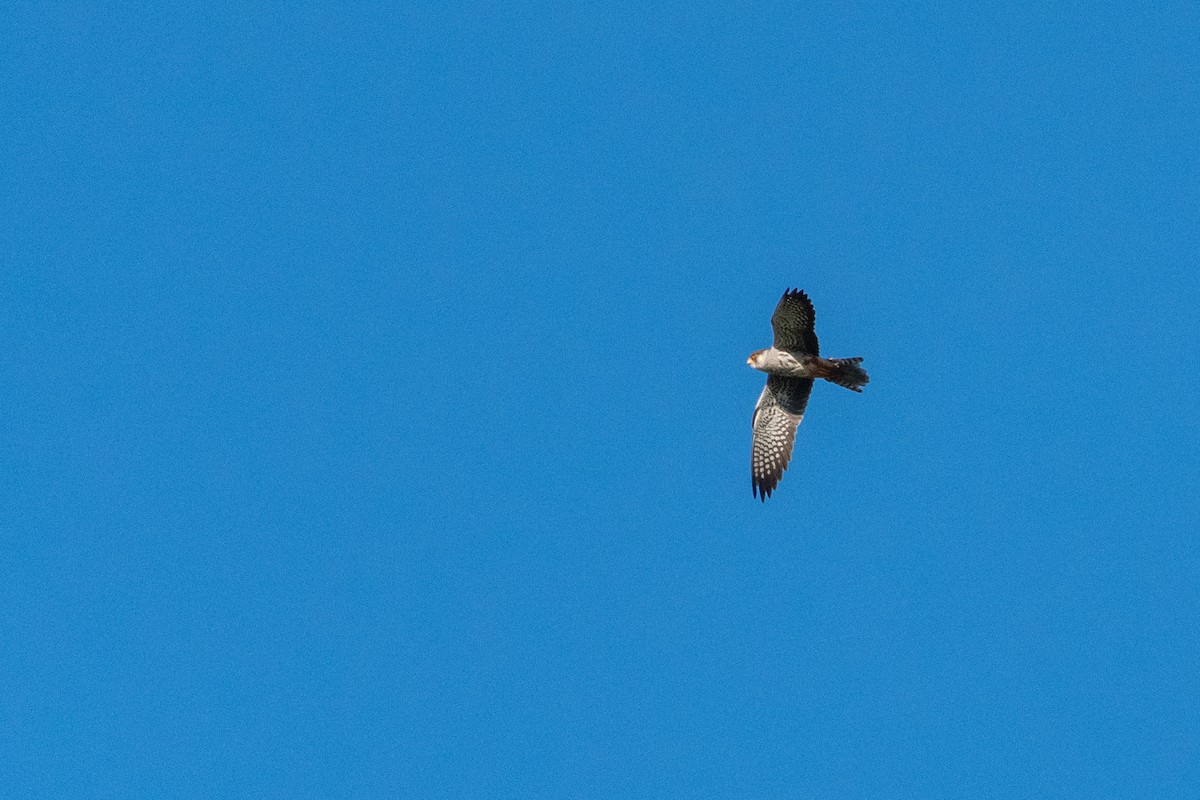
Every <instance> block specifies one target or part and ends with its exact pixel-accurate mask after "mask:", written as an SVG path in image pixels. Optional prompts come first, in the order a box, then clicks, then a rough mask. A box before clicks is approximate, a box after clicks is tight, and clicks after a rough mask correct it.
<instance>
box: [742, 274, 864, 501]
mask: <svg viewBox="0 0 1200 800" xmlns="http://www.w3.org/2000/svg"><path fill="white" fill-rule="evenodd" d="M815 319H816V315H815V314H814V313H813V306H812V301H811V300H809V299H808V295H806V294H805V293H804V292H803V291H801V290H800V289H789V290H787V291H786V292H784V293H783V298H782V299H780V301H779V305H778V306H776V307H775V313H774V314H773V315H772V316H771V328H772V329H773V330H774V331H775V343H774V345H773V346H771V347H769V348H767V349H766V350H756V351H754V352H753V353H751V354H750V358H748V359H746V363H747V364H749V365H750V366H752V367H754V368H755V369H757V370H761V371H762V372H765V373H767V385H766V387H765V388H764V389H763V392H762V394H761V395H759V398H758V404H757V405H756V406H755V407H754V418H753V422H752V423H751V424H752V426H753V428H754V445H753V447H752V449H751V455H750V482H751V486H752V489H753V492H754V495H755V496H756V497H759V498H761V499H762V501H763V502H764V503H765V502H766V500H767V498H768V497H770V496H771V492H773V491H775V487H776V486H778V485H779V481H780V479H781V478H783V472H784V470H786V469H787V467H788V461H789V460H791V457H792V446H793V445H794V444H795V443H796V427H797V426H798V425H799V424H800V420H802V419H804V407H805V406H807V405H808V395H809V392H811V391H812V387H813V379H814V378H824V379H825V380H827V381H830V382H831V383H836V384H837V385H838V386H845V387H846V388H847V389H850V390H852V391H855V392H861V391H862V387H863V386H866V385H867V381H868V380H870V379H869V378H868V377H867V373H866V372H865V371H864V370H863V368H862V367H860V366H859V364H860V363H861V362H862V359H861V358H821V356H820V355H819V351H818V347H817V334H816V333H814V332H813V321H814V320H815Z"/></svg>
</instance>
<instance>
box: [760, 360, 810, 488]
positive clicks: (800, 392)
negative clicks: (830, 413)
mask: <svg viewBox="0 0 1200 800" xmlns="http://www.w3.org/2000/svg"><path fill="white" fill-rule="evenodd" d="M812 385H813V381H812V378H785V377H782V376H780V375H771V376H768V378H767V385H766V386H765V387H764V388H763V392H762V394H761V395H760V396H759V398H758V405H756V406H755V407H754V419H753V422H752V426H753V428H754V437H753V444H752V446H751V451H750V485H751V488H752V489H753V491H754V494H755V495H756V496H758V497H761V498H762V499H763V501H764V502H765V501H766V499H767V498H768V497H770V496H771V492H773V491H775V487H776V486H778V485H779V481H780V479H782V478H783V472H784V470H786V469H787V467H788V462H789V461H790V460H791V458H792V446H793V445H794V444H795V442H796V426H797V425H799V424H800V420H802V419H804V408H805V406H807V405H808V394H809V392H811V391H812Z"/></svg>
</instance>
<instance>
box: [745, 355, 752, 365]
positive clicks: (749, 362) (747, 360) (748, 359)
mask: <svg viewBox="0 0 1200 800" xmlns="http://www.w3.org/2000/svg"><path fill="white" fill-rule="evenodd" d="M746 363H747V364H749V365H750V366H752V367H753V366H754V356H750V357H749V358H747V359H746Z"/></svg>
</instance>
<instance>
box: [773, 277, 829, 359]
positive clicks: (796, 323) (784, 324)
mask: <svg viewBox="0 0 1200 800" xmlns="http://www.w3.org/2000/svg"><path fill="white" fill-rule="evenodd" d="M816 318H817V315H816V313H814V312H813V306H812V301H811V300H809V299H808V295H806V294H805V293H804V292H803V290H801V289H788V290H787V291H786V292H784V293H783V297H782V298H780V300H779V305H777V306H775V313H774V314H772V315H771V327H772V328H773V329H774V330H775V346H776V347H777V348H779V349H780V350H787V351H788V352H791V353H810V354H812V355H814V356H815V355H819V353H818V350H819V348H818V346H817V334H816V333H814V332H813V322H814V321H816Z"/></svg>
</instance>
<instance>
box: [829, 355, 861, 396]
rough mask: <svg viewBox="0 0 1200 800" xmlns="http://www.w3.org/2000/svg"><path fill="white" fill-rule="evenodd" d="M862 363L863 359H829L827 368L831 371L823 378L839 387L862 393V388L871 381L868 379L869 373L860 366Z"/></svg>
mask: <svg viewBox="0 0 1200 800" xmlns="http://www.w3.org/2000/svg"><path fill="white" fill-rule="evenodd" d="M861 363H862V359H861V358H827V359H825V367H826V369H828V370H829V371H828V373H827V374H826V375H824V376H823V377H824V378H825V380H827V381H831V382H832V383H836V384H837V385H838V386H845V387H846V388H847V389H850V390H851V391H854V392H861V391H862V387H864V386H866V385H867V383H868V382H869V381H870V380H871V379H870V378H868V377H867V371H866V370H865V369H863V368H862V367H860V366H859V364H861Z"/></svg>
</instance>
